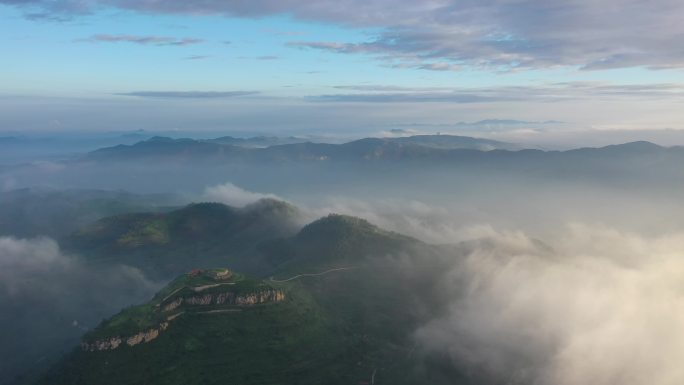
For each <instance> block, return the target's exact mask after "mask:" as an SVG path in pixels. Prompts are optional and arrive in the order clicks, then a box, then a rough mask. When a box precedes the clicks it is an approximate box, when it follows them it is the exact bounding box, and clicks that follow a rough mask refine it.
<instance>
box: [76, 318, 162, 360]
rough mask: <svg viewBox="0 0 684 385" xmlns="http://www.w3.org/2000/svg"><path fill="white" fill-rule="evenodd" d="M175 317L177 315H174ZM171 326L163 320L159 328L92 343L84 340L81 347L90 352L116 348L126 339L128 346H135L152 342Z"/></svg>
mask: <svg viewBox="0 0 684 385" xmlns="http://www.w3.org/2000/svg"><path fill="white" fill-rule="evenodd" d="M174 318H175V317H174ZM168 327H169V322H168V321H166V322H162V323H161V324H159V327H157V328H152V329H149V330H146V331H143V332H140V333H138V334H134V335H132V336H128V337H119V336H117V337H112V338H110V339H108V340H96V341H93V342H91V343H88V342H82V343H81V349H83V350H85V351H88V352H94V351H100V350H114V349H116V348H118V347H119V346H121V344H122V343H123V342H124V341H125V342H126V344H127V345H128V346H135V345H138V344H141V343H144V342H150V341H152V340H154V339H155V338H157V337H159V333H161V332H162V331H164V330H166V329H168Z"/></svg>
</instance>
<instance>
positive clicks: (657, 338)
mask: <svg viewBox="0 0 684 385" xmlns="http://www.w3.org/2000/svg"><path fill="white" fill-rule="evenodd" d="M493 239H494V240H495V241H496V243H495V244H496V246H495V247H490V248H479V249H477V250H475V251H473V252H472V253H471V254H470V255H469V256H468V257H467V258H466V259H465V260H464V261H463V262H462V263H458V264H457V265H456V267H455V268H454V269H453V270H452V271H451V272H450V273H449V274H448V275H447V276H446V277H445V281H446V282H448V283H450V285H453V286H452V288H453V290H454V291H453V293H454V296H455V299H454V300H453V302H452V305H451V308H450V311H449V312H448V314H447V315H446V316H444V317H441V318H439V319H436V320H433V321H431V322H430V323H428V324H426V325H425V326H424V327H422V328H421V329H420V330H418V332H417V338H418V340H419V341H420V342H421V343H422V344H423V345H424V346H426V347H427V348H428V349H434V350H438V351H443V352H447V353H448V354H449V355H450V356H451V357H452V358H453V361H454V362H455V363H456V364H457V365H464V366H466V367H468V368H469V369H470V370H475V371H476V372H477V371H480V372H481V373H482V374H484V375H489V376H491V377H492V378H493V379H494V380H495V381H497V382H498V383H508V384H540V385H546V384H549V385H583V384H595V385H609V384H623V385H650V384H658V385H670V384H672V385H674V384H681V383H682V381H684V367H683V366H682V365H681V361H682V359H684V329H683V328H682V327H681V325H682V324H684V285H683V284H682V276H684V251H683V250H684V233H676V234H666V235H661V236H651V237H645V236H640V235H637V234H629V233H623V232H620V231H617V230H614V229H611V228H606V227H597V226H586V225H572V226H569V228H568V230H567V232H566V233H564V234H562V235H561V236H560V237H558V238H557V239H556V243H554V244H553V247H554V249H556V250H557V252H555V253H554V252H551V251H549V250H546V249H543V248H542V249H540V248H539V247H538V246H537V245H536V243H535V242H534V241H532V240H531V239H530V238H528V237H526V236H525V235H524V234H521V233H501V232H499V233H495V234H493ZM456 290H460V291H461V292H460V294H458V293H459V292H458V291H456Z"/></svg>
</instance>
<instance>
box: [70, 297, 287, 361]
mask: <svg viewBox="0 0 684 385" xmlns="http://www.w3.org/2000/svg"><path fill="white" fill-rule="evenodd" d="M284 299H285V292H284V291H282V290H276V289H267V290H261V291H257V292H254V293H248V294H242V295H236V294H235V293H233V292H225V293H218V294H204V295H196V296H192V297H178V298H176V299H174V300H173V301H171V302H169V303H167V304H165V305H163V306H162V311H163V312H165V313H166V312H171V311H173V310H176V309H178V308H179V307H181V306H182V305H188V306H209V305H235V306H253V305H258V304H262V303H269V302H280V301H283V300H284ZM181 314H183V312H182V311H181V312H178V313H175V314H171V315H169V316H168V317H167V318H166V321H165V322H162V323H161V324H159V326H158V327H156V328H151V329H148V330H145V331H141V332H139V333H137V334H134V335H130V336H115V337H111V338H108V339H103V340H95V341H92V342H85V341H84V342H82V343H81V348H82V349H83V350H85V351H88V352H94V351H102V350H114V349H117V348H119V347H121V346H122V344H123V343H124V342H125V343H126V344H127V345H128V346H135V345H139V344H142V343H147V342H150V341H152V340H154V339H156V338H157V337H159V335H160V334H161V333H162V332H163V331H165V330H166V329H168V327H169V323H170V322H171V321H172V320H174V319H176V318H177V317H178V316H180V315H181Z"/></svg>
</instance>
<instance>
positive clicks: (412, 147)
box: [84, 135, 520, 161]
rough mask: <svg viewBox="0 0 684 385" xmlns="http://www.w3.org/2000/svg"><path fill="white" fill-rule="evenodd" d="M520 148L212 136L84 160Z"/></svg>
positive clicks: (336, 156) (487, 143)
mask: <svg viewBox="0 0 684 385" xmlns="http://www.w3.org/2000/svg"><path fill="white" fill-rule="evenodd" d="M497 149H498V150H517V149H520V147H519V146H517V145H514V144H511V143H504V142H499V141H495V140H489V139H479V138H471V137H465V136H452V135H417V136H410V137H398V138H366V139H360V140H355V141H352V142H348V143H343V144H330V143H312V142H304V141H300V140H299V139H297V138H285V139H277V138H266V137H257V138H251V139H237V138H232V137H223V138H217V139H211V140H196V139H172V138H167V137H153V138H151V139H149V140H145V141H141V142H138V143H136V144H133V145H118V146H114V147H107V148H102V149H99V150H96V151H93V152H91V153H89V154H88V155H87V156H86V157H85V158H84V160H94V161H126V160H139V159H154V158H160V159H167V160H178V161H184V160H188V161H193V160H212V161H215V160H225V161H229V160H233V161H336V160H341V161H355V160H382V159H422V158H430V157H443V156H447V155H448V154H449V152H450V151H455V150H471V151H489V150H497Z"/></svg>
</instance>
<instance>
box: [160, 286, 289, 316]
mask: <svg viewBox="0 0 684 385" xmlns="http://www.w3.org/2000/svg"><path fill="white" fill-rule="evenodd" d="M284 299H285V293H284V292H283V291H282V290H275V289H269V290H262V291H258V292H255V293H249V294H243V295H236V294H235V293H233V292H226V293H219V294H204V295H196V296H192V297H180V298H176V299H175V300H174V301H172V302H169V303H168V304H166V305H164V307H163V308H162V309H163V310H164V311H172V310H175V309H177V308H178V307H179V306H181V305H183V304H186V305H191V306H207V305H238V306H252V305H258V304H261V303H267V302H280V301H282V300H284Z"/></svg>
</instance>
